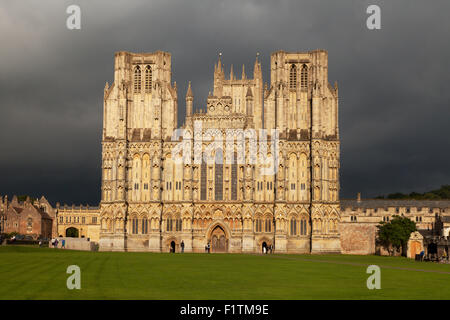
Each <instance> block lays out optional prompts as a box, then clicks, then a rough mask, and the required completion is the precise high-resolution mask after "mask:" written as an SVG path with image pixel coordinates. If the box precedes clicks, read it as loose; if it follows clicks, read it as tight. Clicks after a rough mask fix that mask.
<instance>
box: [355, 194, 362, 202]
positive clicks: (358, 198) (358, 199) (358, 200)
mask: <svg viewBox="0 0 450 320" xmlns="http://www.w3.org/2000/svg"><path fill="white" fill-rule="evenodd" d="M356 201H357V202H358V203H360V202H361V192H358V194H357V196H356Z"/></svg>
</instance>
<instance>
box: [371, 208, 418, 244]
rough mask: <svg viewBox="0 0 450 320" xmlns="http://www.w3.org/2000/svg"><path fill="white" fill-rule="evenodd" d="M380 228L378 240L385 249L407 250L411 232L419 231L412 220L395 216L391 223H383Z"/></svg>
mask: <svg viewBox="0 0 450 320" xmlns="http://www.w3.org/2000/svg"><path fill="white" fill-rule="evenodd" d="M377 228H378V240H379V242H380V243H381V244H382V245H383V246H384V247H385V248H388V249H389V248H390V247H391V246H392V247H394V248H396V249H400V248H406V244H407V242H408V240H409V237H410V235H411V232H414V231H416V230H417V228H416V223H415V222H414V221H411V219H409V218H406V217H401V216H397V215H395V216H393V217H392V219H391V220H390V221H389V222H384V221H383V222H381V223H380V225H378V226H377Z"/></svg>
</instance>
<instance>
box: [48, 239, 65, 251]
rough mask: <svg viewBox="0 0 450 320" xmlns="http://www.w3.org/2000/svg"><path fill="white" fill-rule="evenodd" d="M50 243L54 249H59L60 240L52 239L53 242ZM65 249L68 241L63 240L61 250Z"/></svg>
mask: <svg viewBox="0 0 450 320" xmlns="http://www.w3.org/2000/svg"><path fill="white" fill-rule="evenodd" d="M50 243H51V244H52V247H53V248H58V243H59V240H58V239H55V238H52V240H51V241H50ZM65 248H66V240H64V239H62V240H61V249H65Z"/></svg>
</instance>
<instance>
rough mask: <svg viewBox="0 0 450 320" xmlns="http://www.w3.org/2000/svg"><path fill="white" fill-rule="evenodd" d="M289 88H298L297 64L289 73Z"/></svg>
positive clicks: (292, 66)
mask: <svg viewBox="0 0 450 320" xmlns="http://www.w3.org/2000/svg"><path fill="white" fill-rule="evenodd" d="M289 88H290V89H295V88H297V67H296V66H295V64H292V65H291V70H290V72H289Z"/></svg>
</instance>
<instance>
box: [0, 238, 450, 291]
mask: <svg viewBox="0 0 450 320" xmlns="http://www.w3.org/2000/svg"><path fill="white" fill-rule="evenodd" d="M73 264H75V265H78V266H79V267H80V268H81V290H68V289H67V287H66V280H67V278H68V277H69V275H68V274H67V273H66V269H67V267H68V266H69V265H73ZM371 264H376V265H379V266H380V267H381V289H380V290H368V289H367V287H366V280H367V278H368V277H369V274H367V273H366V268H367V266H368V265H371ZM0 299H450V265H439V264H435V263H426V262H415V261H412V260H410V259H406V258H398V257H397V258H394V257H378V256H348V255H321V256H318V255H264V256H263V255H243V254H209V255H208V254H166V253H121V252H114V253H109V252H82V251H69V250H57V249H56V250H55V249H49V248H37V247H25V246H2V247H0Z"/></svg>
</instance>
